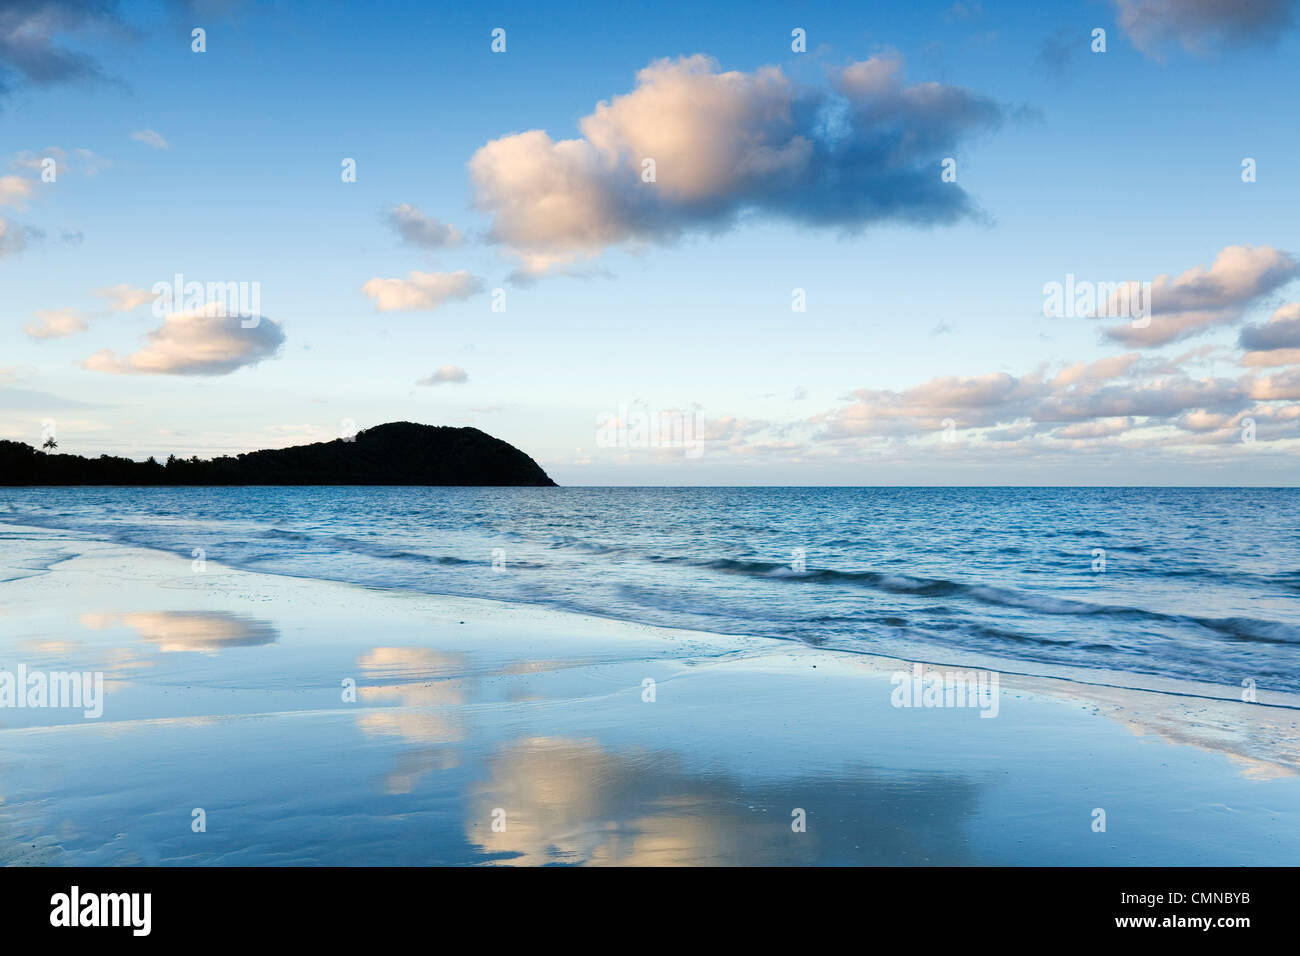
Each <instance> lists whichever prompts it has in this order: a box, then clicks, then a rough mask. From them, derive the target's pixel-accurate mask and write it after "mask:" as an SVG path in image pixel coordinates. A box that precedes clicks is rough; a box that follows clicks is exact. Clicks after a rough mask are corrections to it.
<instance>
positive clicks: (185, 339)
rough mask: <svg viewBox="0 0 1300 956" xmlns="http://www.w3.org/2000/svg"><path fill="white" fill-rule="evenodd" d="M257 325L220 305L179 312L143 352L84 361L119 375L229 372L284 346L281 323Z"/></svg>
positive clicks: (102, 354)
mask: <svg viewBox="0 0 1300 956" xmlns="http://www.w3.org/2000/svg"><path fill="white" fill-rule="evenodd" d="M255 318H256V320H257V323H256V325H254V326H253V327H252V328H245V327H244V326H243V323H244V322H245V321H247V320H246V319H243V318H241V317H240V316H238V315H226V314H225V310H224V309H223V308H222V307H221V305H220V304H219V303H214V304H212V305H208V306H205V307H203V308H201V309H195V310H193V311H190V312H173V313H171V314H170V315H168V316H167V317H166V318H165V319H164V320H163V324H162V326H161V327H160V328H157V329H155V330H154V331H152V332H150V333H149V334H148V342H147V344H146V345H145V346H144V348H142V349H141V350H140V351H138V352H136V353H134V354H133V355H128V356H126V357H125V358H118V357H117V356H116V355H114V354H113V353H112V352H110V351H108V350H107V349H104V350H101V351H99V352H96V353H95V354H94V355H92V356H90V358H88V359H86V360H85V361H84V362H82V363H81V364H82V367H84V368H87V369H90V370H91V371H95V372H112V373H115V374H119V375H227V374H229V373H230V372H233V371H235V370H236V369H239V368H243V367H244V366H246V365H256V364H257V363H258V362H260V361H262V360H263V359H268V358H272V357H273V356H274V355H275V354H276V353H277V352H278V351H279V349H280V346H281V345H283V344H284V331H283V329H281V327H280V326H279V324H277V323H275V322H272V321H271V320H270V319H267V318H263V317H261V316H257V317H255Z"/></svg>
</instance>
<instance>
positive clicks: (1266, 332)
mask: <svg viewBox="0 0 1300 956" xmlns="http://www.w3.org/2000/svg"><path fill="white" fill-rule="evenodd" d="M1237 341H1238V344H1240V345H1241V347H1242V348H1243V349H1248V350H1250V351H1252V352H1268V351H1271V350H1273V349H1300V302H1292V303H1291V304H1290V305H1284V306H1282V308H1280V309H1278V310H1277V311H1276V312H1274V313H1273V316H1272V318H1270V319H1269V320H1268V321H1267V322H1265V323H1264V324H1262V325H1248V326H1246V327H1245V328H1244V329H1242V330H1241V335H1240V336H1239V337H1238V339H1237Z"/></svg>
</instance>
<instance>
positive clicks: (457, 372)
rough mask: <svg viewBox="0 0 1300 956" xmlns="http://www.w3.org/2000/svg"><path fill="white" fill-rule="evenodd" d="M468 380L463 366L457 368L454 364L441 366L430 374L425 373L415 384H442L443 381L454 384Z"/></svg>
mask: <svg viewBox="0 0 1300 956" xmlns="http://www.w3.org/2000/svg"><path fill="white" fill-rule="evenodd" d="M468 381H469V376H468V375H466V374H465V370H464V369H463V368H457V367H456V366H455V365H444V366H443V367H442V368H440V369H438V371H436V372H434V373H433V374H432V375H426V376H425V377H424V378H422V379H420V380H419V381H418V382H416V383H415V384H416V385H442V384H443V383H451V384H455V385H463V384H464V383H465V382H468Z"/></svg>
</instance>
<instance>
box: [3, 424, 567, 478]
mask: <svg viewBox="0 0 1300 956" xmlns="http://www.w3.org/2000/svg"><path fill="white" fill-rule="evenodd" d="M554 484H555V482H553V481H551V479H550V478H548V477H547V475H546V472H544V471H542V469H541V468H540V467H539V466H538V464H537V462H535V461H533V460H532V459H531V458H529V457H528V456H527V455H525V454H524V453H523V452H522V451H520V450H519V449H518V448H515V447H514V446H513V445H510V444H507V443H506V442H503V441H501V440H500V439H499V438H493V437H492V436H491V435H488V434H486V433H484V432H481V431H479V430H478V429H477V428H449V427H445V426H437V425H417V424H414V423H412V422H389V423H388V424H387V425H376V426H375V427H374V428H367V429H366V430H365V431H362V432H358V433H357V436H356V438H355V439H354V440H353V441H344V440H343V439H341V438H338V439H335V440H334V441H327V442H317V443H316V444H313V445H297V446H295V447H293V448H276V449H271V450H268V451H253V452H248V453H247V454H243V455H237V456H235V457H234V458H230V457H224V458H213V459H211V460H207V461H201V460H199V459H198V458H190V459H189V460H184V459H180V458H176V457H174V456H173V457H171V458H169V459H168V460H167V463H166V464H163V463H161V462H158V461H155V460H154V459H153V458H150V459H149V460H148V461H132V460H131V459H129V458H113V457H110V456H108V455H101V456H100V457H98V458H82V457H80V456H78V455H60V454H46V453H44V452H40V451H37V450H36V449H35V448H32V447H31V446H30V445H24V444H23V443H21V442H14V441H0V485H546V486H553V485H554Z"/></svg>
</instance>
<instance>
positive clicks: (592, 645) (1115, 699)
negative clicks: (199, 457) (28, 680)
mask: <svg viewBox="0 0 1300 956" xmlns="http://www.w3.org/2000/svg"><path fill="white" fill-rule="evenodd" d="M0 579H3V583H0V669H5V670H8V671H11V672H15V671H17V669H18V667H19V666H20V665H21V666H24V667H26V668H27V669H28V671H29V672H32V671H35V672H43V673H48V672H52V671H74V670H75V671H85V672H101V673H102V674H103V676H104V682H105V683H104V699H103V714H102V716H100V717H99V718H98V719H88V718H86V717H85V716H84V714H83V712H82V711H81V710H77V709H72V708H57V709H56V708H49V707H45V708H17V707H5V708H0V861H4V862H7V863H19V864H55V865H57V864H85V865H111V864H132V863H137V864H179V865H278V864H335V865H348V864H365V865H407V864H411V865H420V864H484V863H506V864H524V865H532V864H547V863H573V864H615V865H618V864H623V865H628V864H663V865H675V864H723V865H749V864H903V865H917V864H1046V865H1057V864H1060V865H1067V864H1073V865H1100V864H1117V865H1127V864H1134V865H1148V864H1149V865H1193V864H1195V865H1219V864H1224V865H1238V864H1240V865H1281V864H1294V862H1295V861H1296V860H1297V859H1300V776H1298V775H1297V768H1300V753H1298V751H1300V744H1298V743H1297V740H1300V709H1296V702H1295V701H1294V700H1291V699H1288V698H1284V697H1279V696H1277V695H1270V694H1268V693H1267V692H1266V691H1261V693H1260V695H1259V701H1260V702H1259V703H1255V704H1247V703H1242V702H1240V701H1239V700H1236V699H1234V695H1235V694H1236V693H1239V692H1238V691H1236V690H1235V689H1234V688H1219V689H1218V691H1217V692H1209V693H1206V694H1205V695H1204V696H1202V693H1201V692H1202V689H1200V688H1196V687H1190V686H1189V687H1180V688H1171V689H1175V690H1177V691H1178V692H1177V693H1155V692H1149V691H1144V690H1135V689H1126V688H1116V687H1107V686H1092V685H1090V684H1089V683H1084V682H1077V681H1069V680H1059V679H1048V678H1038V677H1018V676H1016V675H1014V674H1013V673H1008V672H1006V671H1004V672H1002V673H1000V674H999V685H998V698H997V716H996V717H994V718H992V719H988V718H986V717H983V716H981V710H980V709H979V708H976V707H965V708H959V707H896V706H894V705H893V702H891V698H894V697H895V695H894V691H895V689H896V684H895V682H894V681H892V680H891V676H892V675H893V674H895V673H896V672H899V671H909V670H910V668H911V664H912V662H910V661H907V662H904V661H898V660H894V659H889V658H884V657H877V656H872V655H867V654H852V653H844V652H837V651H828V650H822V649H817V648H812V647H807V646H804V645H802V644H796V643H793V642H791V643H786V642H779V641H773V640H769V639H759V638H743V637H732V636H722V635H713V634H707V633H701V632H695V631H681V630H671V629H665V628H658V627H649V626H642V625H636V624H629V623H623V622H616V621H608V620H603V619H598V618H591V617H585V616H580V615H574V614H567V613H563V612H559V611H553V610H547V609H542V608H538V607H533V606H523V605H511V604H503V603H498V602H491V601H479V600H471V599H460V598H440V597H430V596H428V595H422V594H414V593H409V592H399V591H389V590H382V589H369V588H360V587H355V586H351V585H342V584H334V583H325V582H318V581H312V580H306V579H299V578H290V577H283V576H275V575H267V574H256V573H249V572H243V571H237V570H232V569H229V568H224V567H222V566H220V565H218V564H216V563H214V562H211V561H208V562H206V563H205V564H203V565H202V566H201V567H196V566H195V565H194V564H193V562H191V561H190V560H187V559H182V558H179V557H175V556H172V555H167V554H163V553H160V552H154V551H147V550H141V549H136V548H128V547H123V546H119V545H115V544H107V543H98V542H86V541H82V540H79V539H77V538H75V537H73V536H69V535H65V534H62V533H60V532H51V531H48V530H45V529H35V528H19V527H14V526H4V527H0ZM1081 677H1082V678H1083V679H1084V680H1088V679H1090V678H1095V680H1094V683H1100V684H1105V683H1107V682H1108V680H1107V679H1102V676H1101V675H1081ZM349 681H354V682H355V695H352V694H350V693H349V685H348V683H347V682H349ZM647 681H652V682H653V684H652V685H648V684H647V683H646V682H647ZM651 689H652V690H653V693H651ZM353 696H355V699H351V698H352V697H353ZM651 697H652V698H653V699H649V698H651ZM1213 697H1223V698H1226V699H1218V700H1216V699H1211V698H1213ZM1098 809H1100V810H1104V812H1105V824H1106V825H1105V830H1104V832H1099V831H1097V830H1095V829H1094V827H1095V823H1094V821H1095V820H1096V819H1097V818H1098V817H1097V814H1096V813H1095V811H1096V810H1098ZM196 810H200V811H202V812H201V814H198V815H196V813H195V811H196ZM800 811H802V814H801V813H800ZM801 816H802V818H803V819H805V820H806V827H805V828H803V829H802V831H800V830H799V829H798V828H797V827H795V826H792V824H793V823H796V822H797V821H798V820H799V819H800V818H801ZM199 820H201V821H202V823H203V824H204V828H203V830H202V832H196V829H197V827H198V824H197V821H199Z"/></svg>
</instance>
